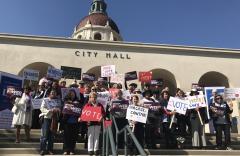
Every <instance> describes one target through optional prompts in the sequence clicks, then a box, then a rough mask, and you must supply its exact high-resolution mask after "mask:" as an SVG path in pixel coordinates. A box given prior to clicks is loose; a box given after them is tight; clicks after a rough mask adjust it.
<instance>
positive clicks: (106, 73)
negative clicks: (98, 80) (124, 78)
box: [101, 65, 115, 77]
mask: <svg viewBox="0 0 240 156" xmlns="http://www.w3.org/2000/svg"><path fill="white" fill-rule="evenodd" d="M113 75H115V65H108V66H102V67H101V77H111V76H113Z"/></svg>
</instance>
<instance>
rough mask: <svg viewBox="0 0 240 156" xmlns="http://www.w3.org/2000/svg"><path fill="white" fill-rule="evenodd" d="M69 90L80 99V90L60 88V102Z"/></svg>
mask: <svg viewBox="0 0 240 156" xmlns="http://www.w3.org/2000/svg"><path fill="white" fill-rule="evenodd" d="M70 90H74V91H75V93H76V95H77V98H78V99H80V90H79V89H78V88H61V93H62V100H64V98H65V97H66V96H67V94H68V93H69V91H70Z"/></svg>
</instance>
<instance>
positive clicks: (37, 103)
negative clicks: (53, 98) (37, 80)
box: [31, 99, 43, 109]
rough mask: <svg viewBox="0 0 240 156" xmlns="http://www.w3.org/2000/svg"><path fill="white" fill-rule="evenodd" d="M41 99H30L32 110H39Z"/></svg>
mask: <svg viewBox="0 0 240 156" xmlns="http://www.w3.org/2000/svg"><path fill="white" fill-rule="evenodd" d="M42 100H43V99H31V101H32V107H33V109H40V108H41V104H42Z"/></svg>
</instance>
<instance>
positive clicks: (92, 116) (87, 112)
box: [81, 107, 102, 122]
mask: <svg viewBox="0 0 240 156" xmlns="http://www.w3.org/2000/svg"><path fill="white" fill-rule="evenodd" d="M101 119H102V110H101V107H84V108H83V110H82V115H81V120H82V121H98V122H99V121H100V120H101Z"/></svg>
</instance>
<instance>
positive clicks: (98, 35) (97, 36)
mask: <svg viewBox="0 0 240 156" xmlns="http://www.w3.org/2000/svg"><path fill="white" fill-rule="evenodd" d="M94 40H102V35H101V34H100V33H96V34H95V35H94Z"/></svg>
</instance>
